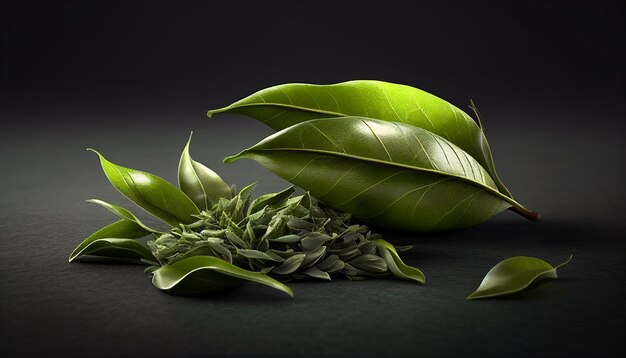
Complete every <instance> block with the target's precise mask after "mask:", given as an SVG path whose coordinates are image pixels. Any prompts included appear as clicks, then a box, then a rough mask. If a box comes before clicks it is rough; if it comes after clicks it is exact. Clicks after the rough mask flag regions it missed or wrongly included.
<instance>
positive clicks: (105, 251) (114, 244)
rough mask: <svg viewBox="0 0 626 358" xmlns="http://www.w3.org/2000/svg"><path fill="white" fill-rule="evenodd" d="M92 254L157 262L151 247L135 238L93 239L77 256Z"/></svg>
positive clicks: (135, 260) (143, 261) (142, 261)
mask: <svg viewBox="0 0 626 358" xmlns="http://www.w3.org/2000/svg"><path fill="white" fill-rule="evenodd" d="M83 255H91V256H100V257H106V258H111V259H123V260H130V261H134V262H138V263H139V262H141V263H146V262H148V263H151V264H153V265H156V264H157V262H158V261H157V259H156V258H155V257H154V255H153V254H152V252H151V251H150V249H148V248H147V247H145V246H144V245H143V244H142V243H140V242H138V241H137V240H133V239H118V238H105V239H97V240H93V241H91V242H90V243H89V244H88V245H87V246H86V247H84V248H83V249H82V250H81V251H79V252H78V253H76V256H83Z"/></svg>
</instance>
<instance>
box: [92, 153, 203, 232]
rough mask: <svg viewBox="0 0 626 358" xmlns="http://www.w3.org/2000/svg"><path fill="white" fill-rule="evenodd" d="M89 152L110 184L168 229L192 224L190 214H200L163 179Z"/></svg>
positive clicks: (189, 201)
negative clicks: (96, 157)
mask: <svg viewBox="0 0 626 358" xmlns="http://www.w3.org/2000/svg"><path fill="white" fill-rule="evenodd" d="M89 150H91V151H93V152H94V153H96V154H97V155H98V157H99V158H100V164H102V169H103V170H104V173H105V174H106V176H107V178H108V179H109V181H110V182H111V184H112V185H113V186H114V187H115V188H116V189H117V190H118V191H119V192H120V193H122V194H123V195H124V196H126V197H127V198H128V199H130V200H131V201H133V202H134V203H135V204H137V205H138V206H140V207H141V208H142V209H144V210H146V211H147V212H148V213H150V214H152V215H154V216H156V217H157V218H159V219H161V220H163V221H165V222H166V223H168V224H170V225H172V226H177V225H178V224H180V223H184V224H189V223H192V222H194V221H195V218H194V217H193V215H197V214H199V213H200V211H199V210H198V208H197V207H196V205H195V204H194V203H193V201H192V200H191V199H189V197H188V196H187V195H185V193H183V192H182V191H180V189H178V188H176V187H175V186H173V185H172V184H170V183H169V182H167V181H166V180H164V179H162V178H160V177H158V176H156V175H153V174H150V173H146V172H142V171H139V170H134V169H130V168H124V167H122V166H119V165H116V164H113V163H111V162H109V161H108V160H106V159H105V158H104V156H102V155H101V154H100V153H98V152H97V151H95V150H93V149H89Z"/></svg>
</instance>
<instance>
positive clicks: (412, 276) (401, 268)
mask: <svg viewBox="0 0 626 358" xmlns="http://www.w3.org/2000/svg"><path fill="white" fill-rule="evenodd" d="M372 243H373V244H374V245H376V247H377V248H378V251H379V252H380V256H381V257H382V258H383V259H384V260H385V262H386V263H387V266H388V267H389V270H390V271H391V273H393V274H394V275H395V276H396V277H398V278H401V279H404V280H411V281H415V282H418V283H421V284H424V283H426V277H425V276H424V274H423V273H422V271H420V270H419V269H418V268H415V267H411V266H408V265H406V264H405V263H404V262H402V260H401V259H400V255H398V253H397V252H396V249H395V248H394V247H393V245H392V244H390V243H389V242H387V241H385V240H383V239H375V240H372Z"/></svg>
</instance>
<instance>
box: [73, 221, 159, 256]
mask: <svg viewBox="0 0 626 358" xmlns="http://www.w3.org/2000/svg"><path fill="white" fill-rule="evenodd" d="M148 234H150V231H148V230H146V229H144V228H143V227H141V226H140V225H139V224H137V223H136V222H134V221H131V220H128V219H122V220H120V221H116V222H114V223H112V224H109V225H107V226H105V227H103V228H102V229H100V230H98V231H96V232H94V233H93V234H91V235H90V236H89V237H88V238H86V239H85V240H84V241H83V242H81V243H80V244H79V245H78V246H77V247H76V248H75V249H74V251H72V253H71V254H70V257H69V262H72V261H74V259H76V258H77V257H78V256H80V255H95V256H103V257H112V258H117V257H120V255H121V257H127V256H128V252H127V251H128V250H126V248H130V247H131V245H132V248H133V249H135V251H136V252H141V250H140V249H138V248H137V246H136V245H133V244H128V243H126V242H124V243H120V242H115V243H113V242H111V241H106V240H112V239H111V238H117V239H137V238H140V237H144V236H146V235H148ZM97 241H100V242H98V243H96V242H97ZM91 245H95V246H91ZM90 246H91V248H90ZM107 246H109V249H108V250H104V248H105V247H107ZM115 246H117V247H121V249H120V250H121V251H116V250H115ZM98 248H99V249H100V250H99V251H98V250H97V249H98ZM146 250H147V249H146ZM144 253H145V252H144ZM147 253H149V255H148V256H147V257H144V258H147V259H150V260H153V261H156V259H155V258H154V256H153V255H152V253H151V252H150V251H149V250H148V252H147Z"/></svg>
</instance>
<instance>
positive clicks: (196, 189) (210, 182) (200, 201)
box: [178, 133, 231, 210]
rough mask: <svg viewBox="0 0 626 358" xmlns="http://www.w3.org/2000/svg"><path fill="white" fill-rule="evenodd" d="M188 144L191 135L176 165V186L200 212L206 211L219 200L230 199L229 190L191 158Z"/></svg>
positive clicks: (208, 170) (212, 172)
mask: <svg viewBox="0 0 626 358" xmlns="http://www.w3.org/2000/svg"><path fill="white" fill-rule="evenodd" d="M192 134H193V133H192ZM190 144H191V135H190V136H189V140H188V141H187V145H186V146H185V149H183V153H182V155H181V156H180V162H179V163H178V186H179V187H180V189H181V190H182V191H183V193H185V194H187V196H188V197H189V198H190V199H191V200H193V202H194V203H195V204H196V206H197V207H198V208H200V210H208V209H210V208H211V207H212V206H213V205H215V204H217V202H218V201H219V199H220V198H228V199H230V198H231V189H230V187H229V186H228V184H226V183H225V182H224V181H223V180H222V178H220V176H219V175H217V174H216V173H215V172H214V171H212V170H211V169H209V168H207V167H206V166H204V165H202V164H201V163H198V162H196V161H195V160H193V159H192V158H191V155H190V154H189V145H190Z"/></svg>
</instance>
